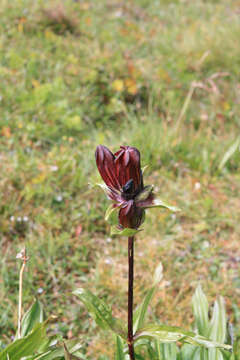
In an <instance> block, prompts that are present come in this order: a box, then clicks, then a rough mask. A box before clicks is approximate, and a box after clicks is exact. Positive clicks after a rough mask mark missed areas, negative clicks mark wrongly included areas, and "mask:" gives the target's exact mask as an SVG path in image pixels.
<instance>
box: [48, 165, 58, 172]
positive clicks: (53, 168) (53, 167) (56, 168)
mask: <svg viewBox="0 0 240 360" xmlns="http://www.w3.org/2000/svg"><path fill="white" fill-rule="evenodd" d="M50 170H51V171H58V166H57V165H51V166H50Z"/></svg>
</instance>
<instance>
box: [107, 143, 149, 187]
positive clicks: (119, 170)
mask: <svg viewBox="0 0 240 360" xmlns="http://www.w3.org/2000/svg"><path fill="white" fill-rule="evenodd" d="M114 155H115V164H116V174H117V178H118V180H119V183H120V185H121V187H123V186H124V185H125V184H126V183H127V182H128V181H129V180H131V179H132V180H133V182H134V191H136V190H138V189H139V188H142V186H143V181H142V171H141V164H140V152H139V151H138V150H137V149H136V148H134V147H131V146H121V149H120V150H119V151H117V152H116V153H115V154H114Z"/></svg>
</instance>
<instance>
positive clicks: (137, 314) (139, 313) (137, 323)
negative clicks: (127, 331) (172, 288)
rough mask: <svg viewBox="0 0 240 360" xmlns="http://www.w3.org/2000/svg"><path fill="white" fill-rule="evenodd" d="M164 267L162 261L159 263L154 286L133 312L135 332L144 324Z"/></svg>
mask: <svg viewBox="0 0 240 360" xmlns="http://www.w3.org/2000/svg"><path fill="white" fill-rule="evenodd" d="M162 271H163V267H162V263H159V265H158V266H157V268H156V270H155V272H154V277H153V284H154V286H153V287H152V288H151V289H150V290H148V292H147V294H146V296H145V298H144V300H143V302H142V303H141V304H140V306H138V307H137V309H136V310H135V311H134V314H133V333H135V332H136V331H137V330H138V329H139V328H140V327H142V326H143V323H144V319H145V316H146V313H147V308H148V306H149V304H150V302H151V300H152V298H153V296H154V293H155V291H156V288H157V285H158V284H159V282H160V281H161V280H162V277H163V272H162Z"/></svg>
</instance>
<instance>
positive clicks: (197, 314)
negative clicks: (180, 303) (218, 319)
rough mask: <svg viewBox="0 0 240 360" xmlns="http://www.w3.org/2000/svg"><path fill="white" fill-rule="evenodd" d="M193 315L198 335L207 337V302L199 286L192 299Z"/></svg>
mask: <svg viewBox="0 0 240 360" xmlns="http://www.w3.org/2000/svg"><path fill="white" fill-rule="evenodd" d="M192 305H193V314H194V318H195V321H196V325H197V330H198V333H199V334H200V335H206V334H207V335H208V332H209V319H208V301H207V298H206V295H205V294H204V292H203V291H202V288H201V286H200V285H199V286H198V287H197V289H196V291H195V293H194V295H193V298H192Z"/></svg>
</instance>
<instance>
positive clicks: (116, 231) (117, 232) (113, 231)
mask: <svg viewBox="0 0 240 360" xmlns="http://www.w3.org/2000/svg"><path fill="white" fill-rule="evenodd" d="M139 231H142V229H130V228H124V229H120V228H119V227H118V226H116V225H114V226H112V227H111V234H110V235H111V236H112V235H121V236H134V235H135V234H136V233H138V232H139Z"/></svg>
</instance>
